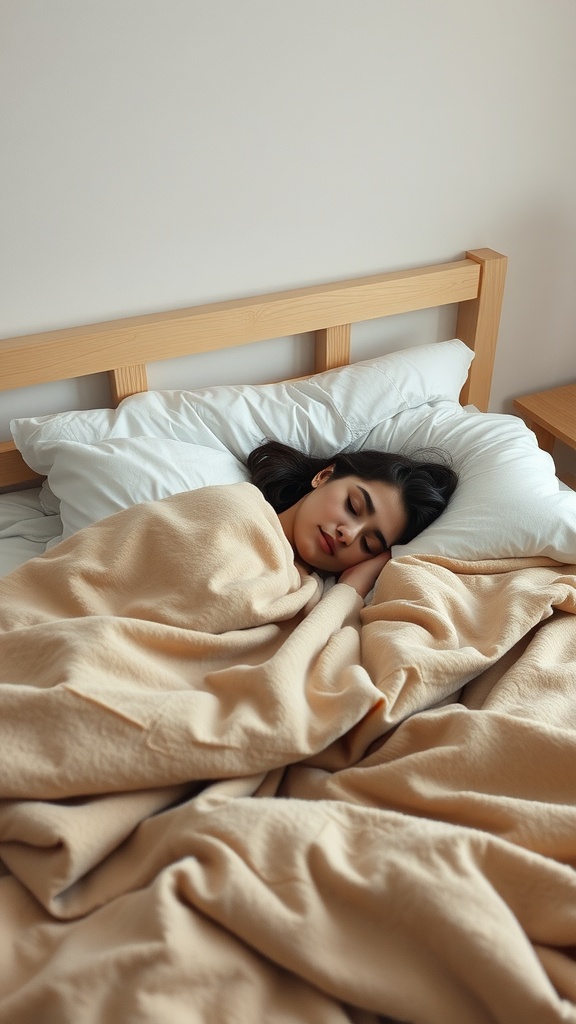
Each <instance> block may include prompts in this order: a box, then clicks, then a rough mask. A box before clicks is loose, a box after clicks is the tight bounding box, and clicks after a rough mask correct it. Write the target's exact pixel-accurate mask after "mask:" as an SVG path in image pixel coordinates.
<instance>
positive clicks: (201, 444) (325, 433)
mask: <svg viewBox="0 0 576 1024" xmlns="http://www.w3.org/2000/svg"><path fill="white" fill-rule="evenodd" d="M471 361H472V352H471V351H470V349H469V348H468V347H467V346H466V345H464V344H463V342H461V341H458V340H457V339H454V340H452V341H446V342H439V343H437V344H433V345H423V346H419V347H418V348H417V349H413V350H408V351H406V352H395V353H391V354H389V355H385V356H381V357H379V358H377V359H374V360H366V361H364V362H361V363H356V364H354V365H353V366H350V367H343V368H342V369H338V370H329V371H326V372H325V373H322V374H318V375H315V376H314V377H312V378H307V379H305V380H301V381H294V382H292V383H280V384H268V385H258V386H253V385H245V386H240V387H232V386H220V387H213V388H204V389H202V390H199V391H195V392H192V391H170V392H146V393H145V394H139V395H133V396H132V397H130V398H127V399H125V400H124V401H123V402H122V403H121V404H120V406H119V407H118V408H117V409H91V410H88V411H83V412H69V413H58V414H55V415H49V416H41V417H35V418H27V419H17V420H13V421H12V423H11V429H12V433H13V436H14V441H15V443H16V446H17V447H18V449H19V450H20V452H21V453H22V456H23V458H24V460H25V461H26V462H27V463H28V465H29V466H31V467H32V468H33V469H35V470H36V472H38V473H41V474H42V475H44V476H47V478H48V481H47V484H44V485H43V487H42V490H41V499H42V502H43V506H44V509H45V511H46V512H47V513H51V514H55V513H57V512H60V516H61V519H62V524H63V534H62V536H63V537H68V536H70V535H71V534H72V533H75V532H76V531H77V530H79V529H81V528H82V527H83V526H87V525H89V524H90V523H92V522H96V521H97V520H98V519H102V518H104V517H105V516H107V515H112V514H113V513H114V512H117V511H118V510H119V509H120V508H126V507H128V506H129V505H133V504H136V503H138V502H143V501H152V500H155V499H157V498H162V497H166V496H167V495H168V494H174V493H176V492H178V491H181V490H192V489H193V488H195V487H203V486H206V485H208V484H212V483H235V482H237V481H238V480H241V479H247V477H248V474H247V471H246V468H245V466H244V465H243V463H244V460H245V459H246V457H247V456H248V454H249V453H250V452H251V451H252V449H253V448H255V447H257V445H259V444H261V443H262V441H263V440H265V439H266V438H268V437H271V438H275V439H277V440H281V441H284V442H285V443H286V444H291V445H293V446H294V447H297V448H302V449H308V450H309V451H311V452H314V454H317V455H319V456H322V455H331V454H333V453H334V452H335V451H339V450H343V449H345V448H348V447H350V446H353V445H355V446H358V444H359V443H360V439H361V437H362V436H363V435H365V434H366V433H367V432H368V431H369V430H370V429H371V427H372V426H373V424H374V423H377V422H379V420H380V419H382V417H388V416H392V415H394V414H395V413H397V412H399V411H400V410H402V409H407V408H411V407H412V406H414V405H420V404H421V403H422V402H423V401H426V400H427V399H429V398H432V399H434V398H451V399H454V400H457V398H458V395H459V393H460V391H461V389H462V385H463V383H464V381H465V380H466V376H467V373H468V368H469V366H470V363H471Z"/></svg>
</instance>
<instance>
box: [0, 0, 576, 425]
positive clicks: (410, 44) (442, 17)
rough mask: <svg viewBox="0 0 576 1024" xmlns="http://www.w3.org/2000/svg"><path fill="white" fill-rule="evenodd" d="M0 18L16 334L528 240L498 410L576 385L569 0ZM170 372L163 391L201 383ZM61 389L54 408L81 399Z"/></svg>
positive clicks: (505, 340)
mask: <svg viewBox="0 0 576 1024" xmlns="http://www.w3.org/2000/svg"><path fill="white" fill-rule="evenodd" d="M0 15H1V25H0V48H1V64H0V76H1V77H0V95H1V97H2V103H1V104H0V139H1V152H0V166H1V189H0V228H1V245H0V250H1V251H0V260H1V262H2V266H1V268H0V288H1V290H2V295H1V301H0V337H5V336H10V335H13V334H21V333H27V332H30V331H36V330H44V329H50V328H53V327H59V326H67V325H70V324H75V323H86V322H90V321H96V320H103V319H108V318H113V317H117V316H122V315H130V314H133V313H139V312H146V311H151V310H156V309H168V308H172V307H177V306H182V305H189V304H193V303H196V302H204V301H210V300H212V299H217V298H228V297H232V296H236V295H243V294H250V293H255V292H260V291H265V290H268V289H273V288H286V287H291V286H297V285H300V284H307V283H313V282H318V281H323V280H329V279H331V278H337V277H341V276H354V275H358V274H365V273H375V272H378V271H381V270H387V269H394V268H397V267H404V266H410V265H415V264H417V263H424V262H436V261H439V260H444V259H451V258H454V257H458V256H460V255H461V254H462V253H463V252H464V251H465V250H466V249H467V248H476V247H480V246H491V247H492V248H495V249H499V250H500V251H502V252H504V253H507V254H508V256H509V258H510V266H509V276H508V283H507V291H506V300H505V308H504V314H503V321H502V330H501V341H500V348H499V352H498V357H497V366H496V377H495V383H494V387H493V392H492V401H491V407H492V408H493V409H494V410H496V411H509V410H510V400H511V397H512V396H514V395H515V394H521V393H524V392H526V391H530V390H537V389H538V388H540V387H545V386H552V385H554V384H557V383H561V382H565V381H567V380H571V379H576V352H575V344H574V342H575V338H576V287H575V285H576V272H575V267H576V223H575V222H576V133H575V131H574V123H575V112H574V111H575V106H576V60H574V52H575V46H576V3H575V2H574V0H482V2H481V3H474V4H471V3H464V2H462V0H402V2H399V0H210V2H207V0H0ZM450 327H451V323H450V321H449V319H448V320H446V319H444V320H443V321H442V323H441V326H439V327H438V326H436V327H435V328H434V330H435V331H436V332H437V333H438V332H440V331H447V332H448V333H449V331H450ZM415 330H419V327H418V326H416V328H415ZM263 352H264V350H262V351H261V352H260V353H259V354H258V355H257V356H256V357H254V359H253V365H254V372H255V374H256V375H257V373H258V372H260V369H261V366H263V364H264V355H263ZM265 354H266V358H268V356H267V350H266V352H265ZM362 354H364V353H362ZM235 355H236V362H235V363H234V361H233V360H234V356H231V357H230V361H229V362H227V372H228V375H229V378H230V379H238V377H239V376H242V378H245V377H246V375H247V374H246V364H245V361H244V360H243V358H242V357H241V355H240V354H239V353H236V354H235ZM289 359H290V360H295V361H296V363H299V362H303V361H304V362H305V357H304V356H303V355H301V354H300V349H299V348H298V347H296V348H293V350H291V354H290V356H289ZM305 369H306V367H305V366H304V367H303V369H302V372H304V370H305ZM299 371H300V367H299V366H296V368H295V371H294V372H299ZM154 372H155V371H153V374H154ZM172 372H173V374H175V375H176V376H175V378H174V379H172V380H171V379H170V377H169V375H168V376H166V374H165V368H163V367H159V368H157V373H158V375H157V377H156V378H155V377H154V375H153V377H152V383H153V385H154V386H186V385H188V384H192V383H193V381H192V380H186V379H185V375H186V370H185V368H183V367H182V365H179V366H178V367H177V368H176V369H175V370H174V371H172ZM99 386H100V382H98V381H94V382H88V383H86V382H84V383H82V384H78V385H75V388H76V392H75V394H74V397H73V399H72V400H73V401H74V403H75V404H77V405H79V404H81V403H82V404H99V401H100V400H101V399H100V397H99V395H100V393H99ZM58 389H60V390H57V391H56V390H54V389H52V390H51V391H49V392H48V391H44V392H43V393H42V400H41V406H43V407H42V408H41V410H40V411H49V410H50V409H52V408H53V407H57V403H58V402H61V401H70V399H69V398H68V397H66V398H65V399H64V397H63V394H64V393H63V391H62V390H61V386H60V385H59V386H58ZM36 398H37V393H36V392H35V393H34V395H33V396H30V395H29V394H28V393H26V392H21V393H20V394H19V396H18V399H17V402H18V407H17V409H16V410H14V409H13V408H12V406H11V405H10V406H9V404H8V399H7V398H6V397H5V396H3V397H0V403H1V405H0V413H2V416H3V418H4V419H6V418H7V416H9V415H10V414H12V413H13V412H14V411H16V412H17V413H18V414H23V415H24V414H26V415H27V414H29V413H32V412H35V411H38V409H39V406H38V401H37V400H36ZM3 434H4V435H5V431H3Z"/></svg>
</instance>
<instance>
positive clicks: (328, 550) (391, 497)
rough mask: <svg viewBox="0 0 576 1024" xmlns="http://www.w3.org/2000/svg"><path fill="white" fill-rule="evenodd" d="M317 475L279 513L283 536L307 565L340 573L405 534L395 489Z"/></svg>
mask: <svg viewBox="0 0 576 1024" xmlns="http://www.w3.org/2000/svg"><path fill="white" fill-rule="evenodd" d="M332 469H333V467H332V466H328V467H326V469H323V470H322V471H321V472H320V473H318V474H317V475H316V476H315V477H314V480H313V481H312V490H311V491H309V492H308V494H305V495H304V497H303V498H301V499H300V501H299V502H297V503H296V505H293V506H292V507H291V508H289V509H287V511H286V512H282V513H281V514H280V521H281V523H282V526H283V528H284V532H285V534H286V536H287V538H288V540H289V541H290V543H291V545H292V547H293V548H294V551H295V553H296V554H297V555H298V556H299V557H300V558H301V560H302V561H303V562H305V563H306V564H307V565H309V566H311V567H312V568H314V569H320V570H322V571H323V572H329V573H334V574H336V575H337V574H339V573H341V572H343V571H344V569H348V568H349V567H350V566H351V565H357V563H358V562H364V561H366V559H368V558H372V557H373V556H374V555H379V554H381V552H382V551H385V550H387V549H388V548H390V547H391V546H392V544H395V543H396V542H397V541H398V540H399V538H400V537H401V536H402V534H403V533H404V530H405V529H406V526H407V517H406V513H405V511H404V506H403V503H402V497H401V493H400V490H399V488H398V487H395V486H394V485H393V484H386V483H382V482H381V481H379V480H363V479H361V478H360V477H357V476H344V477H339V478H338V479H336V480H335V479H333V478H332Z"/></svg>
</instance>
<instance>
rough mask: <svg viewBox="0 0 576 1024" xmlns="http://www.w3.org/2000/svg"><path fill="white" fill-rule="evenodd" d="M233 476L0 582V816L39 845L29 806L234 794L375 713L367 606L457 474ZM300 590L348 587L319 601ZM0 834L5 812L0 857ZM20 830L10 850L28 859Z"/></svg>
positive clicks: (381, 466)
mask: <svg viewBox="0 0 576 1024" xmlns="http://www.w3.org/2000/svg"><path fill="white" fill-rule="evenodd" d="M425 454H427V455H428V456H429V457H430V458H432V457H433V453H432V452H427V453H425ZM248 466H249V473H250V474H251V482H242V483H236V484H225V485H216V486H212V487H201V488H198V489H196V490H193V491H183V492H181V493H179V494H175V495H171V496H170V497H167V498H163V499H161V500H159V501H153V502H146V503H143V504H140V505H135V506H133V507H131V508H126V509H123V510H122V511H120V512H117V513H116V514H115V515H112V516H109V517H108V518H107V519H103V520H100V521H99V522H97V523H94V524H93V525H91V526H88V527H86V528H85V529H83V530H80V531H79V532H78V533H76V534H74V535H73V536H71V537H69V538H67V539H66V540H64V541H62V543H60V544H57V545H56V546H55V547H53V548H51V549H50V550H48V551H47V552H46V553H45V554H44V555H42V556H41V557H40V558H34V559H31V560H29V561H28V562H26V563H25V564H24V565H22V566H20V568H18V569H16V570H14V572H12V573H11V574H10V575H9V576H7V577H5V578H4V579H2V580H0V798H1V799H0V803H3V804H4V806H5V807H6V801H10V800H24V801H25V802H26V807H27V808H29V813H30V818H31V824H30V827H31V828H32V830H34V829H35V830H36V831H35V832H34V835H35V836H37V835H38V831H37V828H38V826H37V822H36V819H35V818H34V814H35V813H36V812H35V811H34V807H35V806H36V804H35V801H36V800H41V801H46V800H48V801H50V800H62V799H67V798H69V797H82V798H87V797H88V796H90V795H97V794H100V795H102V794H111V793H130V792H133V791H135V790H146V791H150V792H151V793H152V792H156V791H157V790H158V789H162V788H163V787H172V786H180V785H185V786H189V785H190V784H191V783H192V782H194V781H195V780H201V781H203V782H204V781H205V780H207V779H209V780H215V779H218V778H220V779H222V778H232V777H239V776H246V777H248V776H251V775H252V774H254V773H260V772H265V771H268V770H270V769H272V768H277V767H280V766H285V765H287V764H292V763H294V762H296V761H298V760H302V759H303V758H305V757H310V756H312V755H315V754H318V753H319V752H320V751H323V750H325V749H326V748H327V747H328V746H330V744H332V743H333V742H335V741H336V740H338V739H339V738H340V737H344V736H345V735H346V734H347V733H348V732H349V730H351V729H352V728H355V727H356V726H357V725H358V724H359V723H361V722H363V721H364V719H365V717H366V716H367V715H370V714H371V713H372V711H373V709H375V708H378V707H380V705H381V703H382V694H381V692H380V690H379V689H378V687H377V685H376V684H375V683H374V682H373V680H372V677H371V674H370V670H369V667H367V666H366V665H365V664H364V663H363V661H362V658H363V653H362V646H361V644H360V633H361V621H360V612H361V606H362V598H364V597H365V596H366V594H367V593H368V592H369V591H370V590H371V589H372V586H373V585H374V583H375V581H376V578H377V576H378V574H379V572H380V570H381V569H382V567H383V565H385V563H386V561H387V560H388V559H389V557H390V546H391V545H393V544H397V543H400V542H402V541H407V540H409V539H410V538H411V537H413V536H414V535H415V534H416V533H418V532H419V531H420V530H422V529H424V527H426V526H427V525H428V524H429V523H431V522H432V521H433V520H434V519H436V517H437V516H439V515H440V513H441V512H442V511H443V509H444V508H445V507H446V505H447V503H448V500H449V498H450V495H451V494H452V493H453V491H454V487H455V485H456V474H455V473H454V472H453V470H452V469H451V468H450V467H449V466H447V465H445V464H443V463H441V462H433V461H430V462H428V461H417V460H414V459H412V458H408V457H406V456H403V455H392V454H385V453H382V452H367V451H364V452H358V453H356V454H353V455H335V456H334V457H332V458H331V459H329V460H328V459H314V458H308V457H307V456H304V455H301V454H299V453H298V452H295V451H293V450H292V449H290V448H286V447H284V446H283V445H278V444H272V443H268V444H265V445H263V446H261V447H260V448H258V449H257V450H255V451H254V452H252V454H251V455H250V457H249V460H248ZM311 570H317V571H318V572H319V573H320V574H321V575H329V576H335V577H337V578H338V580H339V582H343V583H344V584H348V585H344V586H338V585H337V586H334V587H331V588H329V589H328V588H327V592H326V594H325V595H324V594H323V588H322V587H321V586H319V580H318V579H317V578H314V574H313V573H312V572H311ZM359 595H360V596H359ZM320 597H322V600H319V598H320ZM374 723H376V724H374V725H370V730H372V731H369V733H366V734H365V733H364V732H362V731H360V732H356V733H355V736H356V739H355V741H354V742H355V743H356V744H360V746H362V744H364V743H365V744H366V746H367V745H368V744H369V743H370V742H372V740H374V739H375V738H376V737H377V735H379V732H378V729H379V728H380V727H379V726H378V724H377V720H376V719H374ZM374 729H376V730H377V731H376V732H374ZM347 742H348V741H347ZM338 749H340V748H338ZM342 750H344V747H343V748H342ZM355 751H356V747H351V746H349V745H345V750H344V753H343V754H342V757H344V759H345V761H346V759H349V758H350V757H352V756H353V757H356V753H355ZM338 756H339V757H340V754H338ZM342 763H344V762H342ZM346 763H347V762H346ZM161 799H164V797H162V798H161ZM173 799H174V794H173V792H172V790H171V791H170V793H169V794H168V795H167V796H166V800H167V801H168V802H171V801H172V800H173ZM154 800H156V797H154ZM139 806H140V805H139ZM146 806H148V804H147V805H146ZM154 807H156V804H154ZM5 813H6V814H8V815H9V811H8V810H6V811H5ZM26 813H28V811H27V812H26ZM138 813H140V812H139V811H138ZM122 817H123V815H122V814H120V813H119V814H118V820H120V819H121V818H122ZM42 820H44V819H42ZM2 821H3V814H2V807H0V838H1V833H2ZM99 821H100V818H98V821H97V823H96V825H95V828H96V830H98V829H99V828H100V825H99V824H98V822H99ZM15 827H16V826H15V825H14V822H13V821H12V819H10V821H9V827H8V832H9V839H10V842H12V843H13V845H14V841H15V840H17V841H18V842H21V843H22V844H25V843H27V842H28V839H27V838H26V836H28V832H27V831H26V829H25V828H24V826H23V829H24V830H23V831H22V832H21V833H17V832H15V831H14V828H15ZM26 827H27V826H26ZM60 828H61V824H60V820H59V819H58V820H57V821H56V822H55V825H54V830H55V831H54V835H55V836H58V835H60V834H61V833H60V832H59V831H58V830H59V829H60ZM122 838H123V836H122ZM30 841H31V842H32V841H34V842H36V840H35V839H34V840H30ZM59 842H60V840H58V839H57V838H52V837H50V838H48V839H45V840H44V839H42V843H44V844H45V846H46V847H47V848H52V846H53V845H54V844H55V845H56V846H57V845H58V843H59ZM82 842H83V839H82ZM82 848H83V847H82ZM110 848H111V847H107V850H108V849H110ZM5 856H6V854H5V851H4V848H3V846H2V844H1V842H0V858H2V859H4V857H5ZM72 861H74V858H72ZM72 861H71V863H72ZM79 862H82V863H83V861H82V857H79ZM6 863H8V862H6Z"/></svg>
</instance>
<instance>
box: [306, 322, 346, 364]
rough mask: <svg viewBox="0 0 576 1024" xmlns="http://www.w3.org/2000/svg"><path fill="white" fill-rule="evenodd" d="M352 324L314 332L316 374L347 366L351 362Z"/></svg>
mask: <svg viewBox="0 0 576 1024" xmlns="http://www.w3.org/2000/svg"><path fill="white" fill-rule="evenodd" d="M351 326H352V325H351V324H339V325H338V326H337V327H326V328H322V329H321V330H319V331H315V332H314V373H323V372H324V370H333V369H334V368H335V367H336V366H347V365H348V363H349V362H350V332H351Z"/></svg>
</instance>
